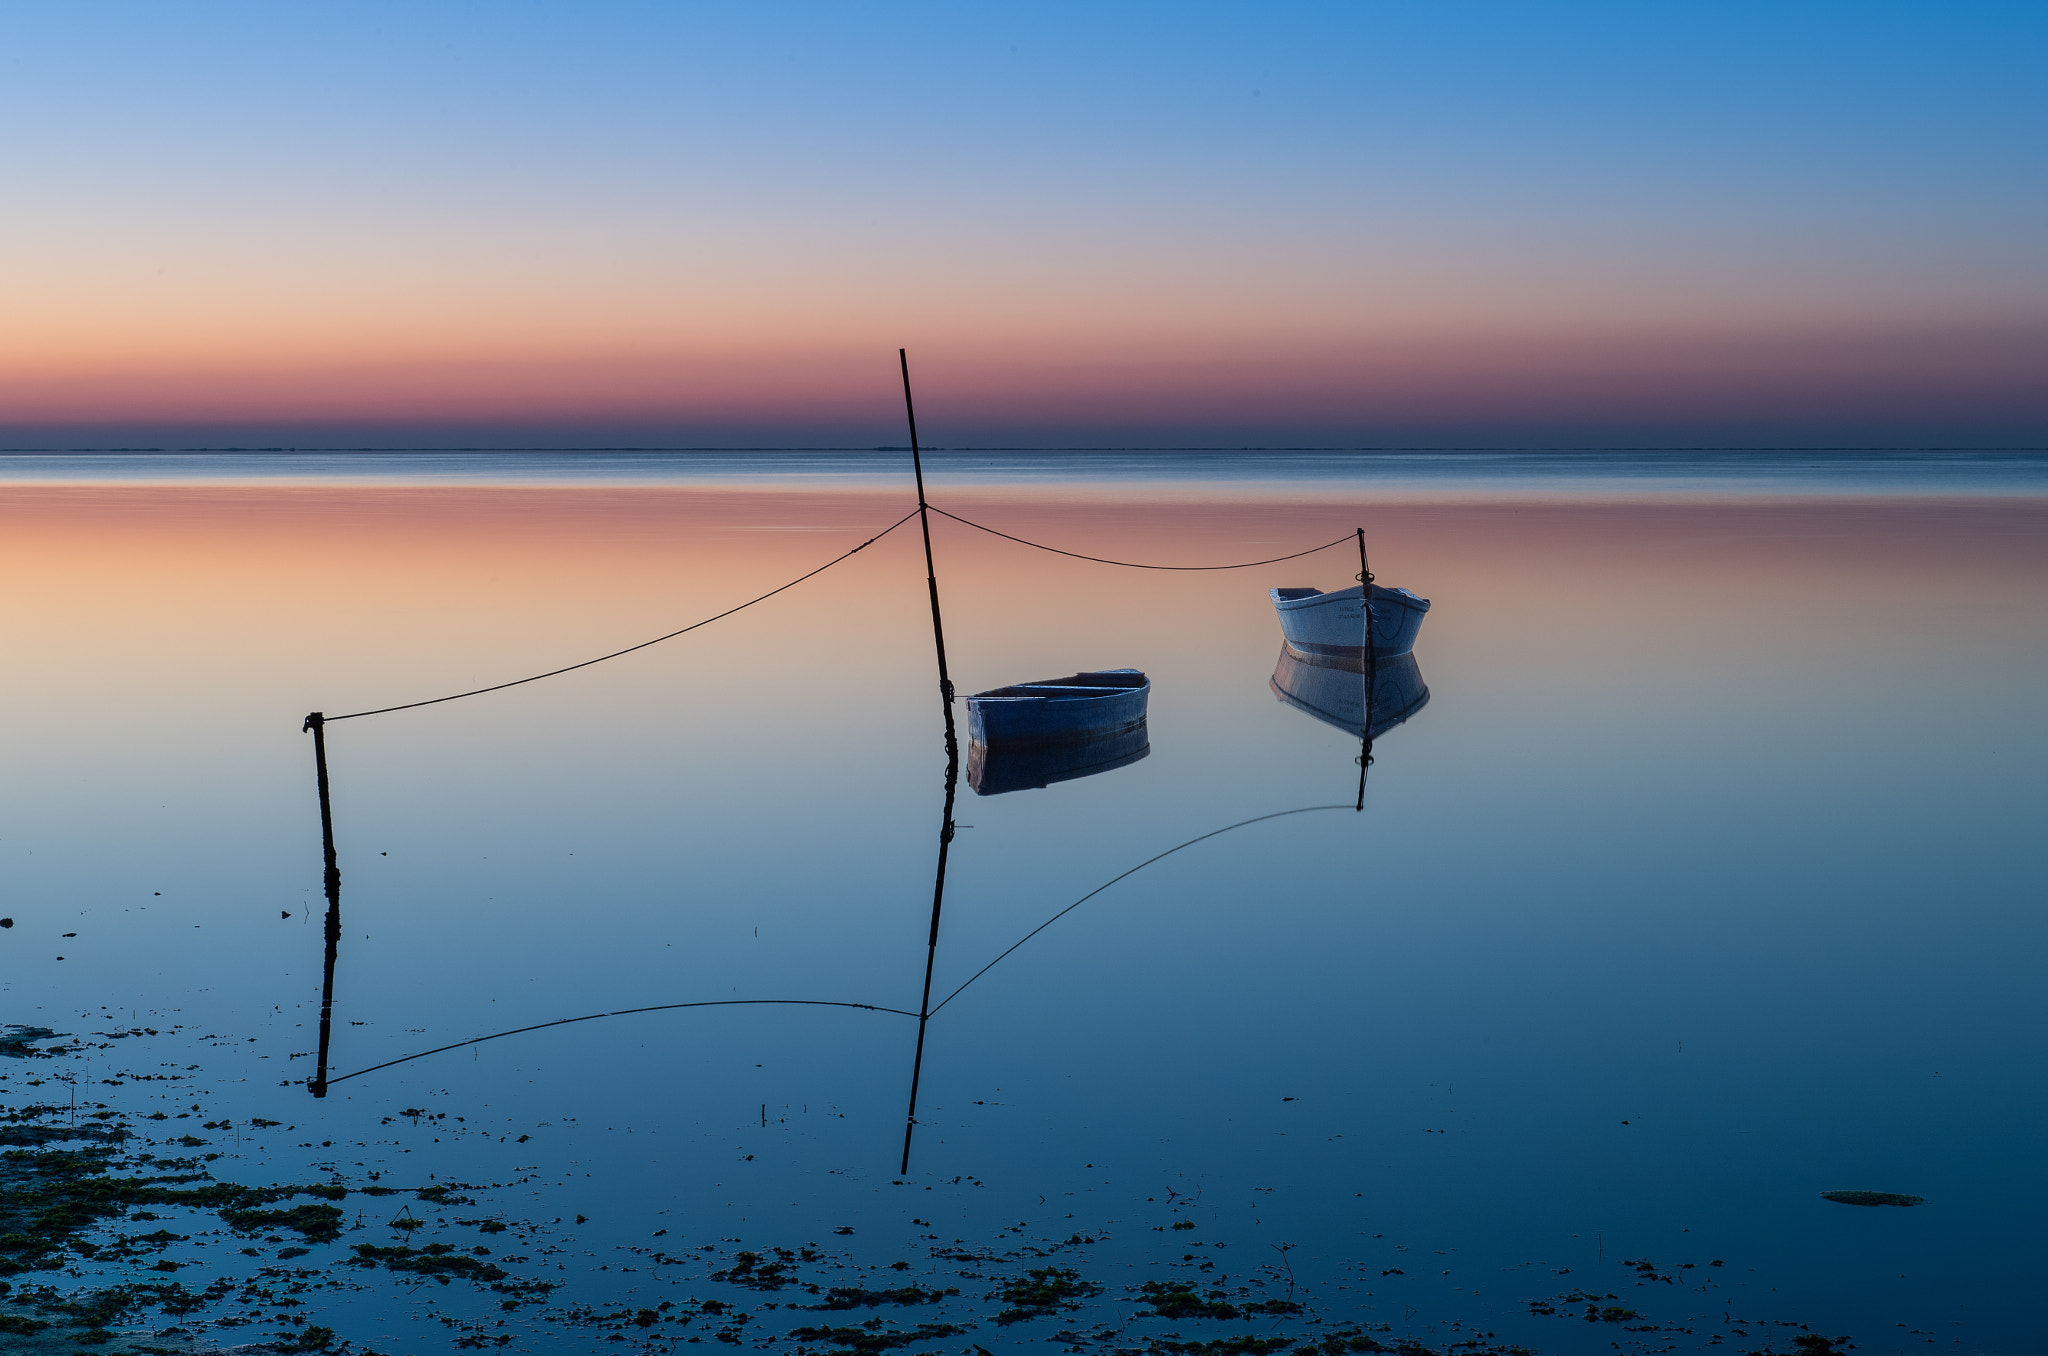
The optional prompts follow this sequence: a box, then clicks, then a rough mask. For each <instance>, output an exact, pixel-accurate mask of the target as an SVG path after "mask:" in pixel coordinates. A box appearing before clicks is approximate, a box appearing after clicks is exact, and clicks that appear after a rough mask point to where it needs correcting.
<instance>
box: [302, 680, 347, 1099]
mask: <svg viewBox="0 0 2048 1356" xmlns="http://www.w3.org/2000/svg"><path fill="white" fill-rule="evenodd" d="M302 728H303V729H306V730H311V731H312V732H313V776H314V780H315V781H316V782H317V783H318V784H319V787H320V849H321V852H322V853H323V854H324V855H325V857H326V863H327V869H326V872H325V873H324V875H323V878H322V879H323V881H324V883H325V886H326V890H327V926H326V933H327V955H326V963H325V964H324V965H323V966H322V971H321V977H320V1052H319V1056H318V1058H317V1060H316V1061H315V1067H314V1070H313V1077H312V1078H311V1079H310V1080H308V1082H307V1083H306V1089H307V1091H309V1092H311V1093H312V1094H313V1095H314V1096H315V1097H325V1096H326V1095H327V1044H328V1039H329V1037H330V1036H331V1035H332V1033H333V1029H334V957H335V952H336V951H337V950H338V949H339V947H340V944H341V867H340V865H339V864H337V863H336V861H335V857H334V799H333V796H332V795H331V794H330V792H329V790H328V786H327V717H326V716H324V715H322V714H321V713H320V712H318V711H315V712H314V713H313V714H312V715H310V716H307V717H306V723H305V725H304V726H303V727H302Z"/></svg>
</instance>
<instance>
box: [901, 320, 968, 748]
mask: <svg viewBox="0 0 2048 1356" xmlns="http://www.w3.org/2000/svg"><path fill="white" fill-rule="evenodd" d="M896 361H897V363H898V364H900V365H901V366H902V368H903V413H904V416H905V417H906V418H907V419H908V420H909V421H910V469H911V471H912V472H913V473H914V474H915V475H916V476H917V525H918V528H919V529H920V530H921V531H922V532H923V533H924V583H925V589H926V591H927V592H929V593H930V594H931V600H932V643H933V645H934V646H936V647H937V649H938V652H939V701H940V703H941V704H942V705H943V707H944V709H945V713H946V756H947V757H949V758H956V759H957V758H958V757H959V756H960V744H959V739H958V737H957V735H956V734H955V732H954V729H953V676H952V674H950V673H948V672H947V670H946V625H945V622H944V621H943V620H942V619H941V618H940V616H939V576H938V572H937V571H936V570H935V569H934V568H933V566H932V517H931V511H930V509H929V507H928V506H927V505H926V503H925V498H924V454H923V453H922V452H921V451H920V450H919V449H918V445H917V406H916V405H915V404H913V403H912V402H911V399H910V354H909V353H908V352H907V351H906V350H904V349H900V348H899V349H897V350H896Z"/></svg>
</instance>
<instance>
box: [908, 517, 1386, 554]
mask: <svg viewBox="0 0 2048 1356" xmlns="http://www.w3.org/2000/svg"><path fill="white" fill-rule="evenodd" d="M931 510H932V512H933V513H939V514H944V515H945V516H946V517H948V518H951V519H952V520H953V521H954V522H956V523H961V524H964V525H966V526H968V527H971V528H973V529H975V530H976V531H977V532H986V533H988V534H989V535H990V536H992V537H1001V538H1002V539H1003V540H1004V541H1013V542H1016V543H1017V544H1018V545H1019V546H1032V547H1036V548H1037V549H1038V550H1041V551H1050V552H1052V553H1053V554H1054V555H1056V556H1072V557H1073V558H1074V559H1075V560H1092V561H1094V562H1095V563H1096V564H1097V565H1121V566H1123V567H1124V568H1125V569H1127V570H1249V569H1250V568H1252V566H1254V565H1278V564H1279V563H1280V562H1281V561H1283V560H1299V559H1301V558H1302V557H1303V556H1312V555H1314V554H1315V553H1316V552H1318V551H1327V550H1329V549H1330V548H1331V547H1332V546H1342V545H1343V544H1344V543H1345V542H1348V541H1350V540H1351V533H1349V532H1346V533H1345V534H1344V535H1343V536H1341V537H1339V538H1337V540H1335V541H1326V542H1324V543H1323V544H1322V545H1321V546H1311V547H1309V548H1308V550H1306V551H1296V552H1295V553H1294V554H1293V555H1291V556H1274V557H1273V558H1272V559H1271V560H1244V561H1239V562H1238V563H1237V564H1235V565H1146V564H1142V563H1140V562H1138V561H1135V560H1109V559H1106V558H1105V557H1102V556H1084V555H1082V554H1081V553H1080V552H1079V551H1065V550H1062V549H1060V548H1059V547H1057V546H1047V545H1046V544H1045V543H1044V542H1041V541H1027V540H1025V539H1024V538H1023V537H1013V536H1011V535H1010V534H1009V533H1007V532H998V531H997V530H996V529H995V528H993V527H988V526H985V525H984V524H981V523H977V522H974V521H972V520H971V519H967V518H962V517H961V516H960V515H959V514H957V513H947V512H946V510H944V509H942V508H940V507H939V506H938V505H937V504H933V505H932V506H931Z"/></svg>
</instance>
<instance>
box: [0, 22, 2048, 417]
mask: <svg viewBox="0 0 2048 1356" xmlns="http://www.w3.org/2000/svg"><path fill="white" fill-rule="evenodd" d="M0 35H4V40H0V115H4V118H5V123H6V126H7V129H8V135H7V136H6V137H5V138H4V141H0V147H4V149H0V170H4V173H0V184H4V187H0V194H4V202H5V211H4V213H0V240H4V250H0V290H4V300H0V446H4V447H12V448H29V447H58V448H62V447H102V446H165V447H181V446H199V445H210V446H222V445H249V446H256V445H287V446H300V447H349V446H377V447H400V446H424V447H439V446H469V445H486V444H488V445H504V446H591V445H599V446H620V445H628V446H726V447H732V446H871V445H875V444H882V443H889V444H895V443H901V442H903V441H904V436H903V431H902V422H901V413H900V403H899V395H898V391H897V387H896V385H895V382H896V376H895V370H894V365H895V350H896V347H897V346H898V345H907V346H908V347H909V348H910V350H911V355H912V359H913V362H914V364H915V373H916V375H917V377H918V380H919V402H920V416H921V423H922V425H923V428H922V431H923V432H924V434H925V435H926V437H927V439H928V440H929V441H931V442H934V443H938V444H941V445H948V446H1031V445H1045V446H1077V445H1078V446H1094V445H1121V446H1238V445H1258V446H1267V445H1272V446H1278V445H1294V446H1361V445H1366V446H1371V445H1497V446H1515V445H1532V446H1554V445H1570V444H1575V443H1585V444H1590V445H1616V444H1671V445H1712V444H1728V445H1756V444H1766V445H1770V444H1785V445H1803V446H1838V445H1850V444H1863V445H1878V446H2025V445H2032V446H2039V445H2042V444H2043V443H2044V442H2048V80H2044V79H2043V76H2042V72H2043V70H2044V69H2048V6H2043V5H2041V4H2038V3H2018V2H2015V3H1970V2H1969V0H1960V2H1958V3H1947V4H1940V5H1936V4H1929V3H1921V4H1888V3H1858V4H1848V3H1835V2H1833V0H1817V2H1815V3H1785V2H1784V0H1779V2H1778V3H1772V4H1744V3H1735V4H1728V3H1717V4H1711V5H1709V4H1695V3H1676V4H1645V3H1642V0H1633V2H1632V3H1613V4H1600V3H1583V2H1579V0H1564V2H1563V3H1556V4H1534V3H1516V4H1505V3H1498V4H1473V3H1399V4H1396V3H1384V2H1382V0H1358V2H1357V3H1321V4H1284V3H1271V2H1268V3H1260V4H1249V3H1247V4H1229V5H1226V4H1201V3H1193V4H1190V3H1183V4H1177V5H1164V4H1156V5H1135V4H1123V5H1117V4H1110V5H1104V4H1099V3H1098V4H1088V5H1078V4H1059V3H1034V4H1029V5H1025V4H976V3H954V4H946V5H939V4H931V5H915V4H838V5H823V4H813V5H805V4H788V3H779V2H775V0H769V2H767V3H756V4H747V5H733V4H718V5H709V4H703V5H699V4H684V3H673V4H654V3H603V2H601V0H600V2H596V3H592V2H590V0H584V2H582V3H577V4H567V3H553V4H519V3H492V4H453V3H434V2H433V0H408V2H407V3H403V4H399V3H351V4H347V5H342V4H335V3H320V4H315V3H283V4H280V3H275V0H272V2H271V3H264V4H255V3H220V4H202V3H162V2H161V0H154V2H152V3H133V4H102V3H92V2H91V0H82V2H81V3H75V4H63V5H41V6H15V7H13V8H11V9H10V10H9V12H8V13H7V15H6V17H5V19H4V23H0Z"/></svg>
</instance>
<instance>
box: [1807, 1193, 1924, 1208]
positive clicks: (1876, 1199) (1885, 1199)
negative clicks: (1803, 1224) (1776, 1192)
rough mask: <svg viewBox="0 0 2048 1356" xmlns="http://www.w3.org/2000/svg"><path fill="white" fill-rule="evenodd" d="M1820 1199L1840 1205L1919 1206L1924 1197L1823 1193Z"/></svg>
mask: <svg viewBox="0 0 2048 1356" xmlns="http://www.w3.org/2000/svg"><path fill="white" fill-rule="evenodd" d="M1820 1198H1821V1199H1822V1200H1824V1201H1835V1202H1837V1203H1839V1204H1842V1205H1919V1204H1920V1203H1921V1202H1923V1201H1925V1200H1926V1199H1927V1198H1926V1197H1925V1196H1904V1195H1901V1194H1900V1193H1898V1192H1896V1191H1823V1192H1821V1193H1820Z"/></svg>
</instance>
